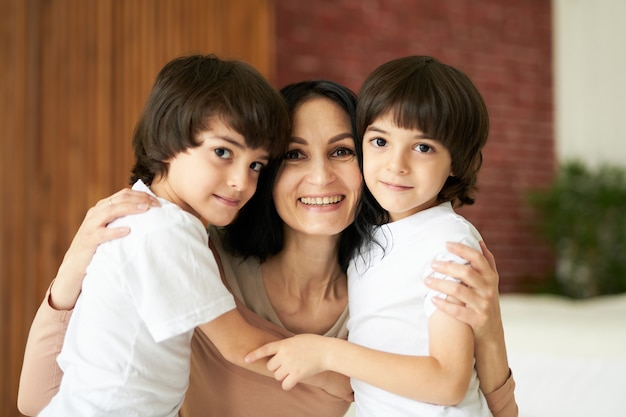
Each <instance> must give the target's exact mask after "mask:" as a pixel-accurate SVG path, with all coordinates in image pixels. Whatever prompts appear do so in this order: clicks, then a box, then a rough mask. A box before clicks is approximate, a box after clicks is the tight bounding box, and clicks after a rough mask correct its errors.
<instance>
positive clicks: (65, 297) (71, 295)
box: [48, 278, 80, 311]
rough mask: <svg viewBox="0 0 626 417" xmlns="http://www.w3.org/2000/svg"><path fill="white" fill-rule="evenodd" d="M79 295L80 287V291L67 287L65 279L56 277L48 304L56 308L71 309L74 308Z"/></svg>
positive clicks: (59, 309) (51, 287)
mask: <svg viewBox="0 0 626 417" xmlns="http://www.w3.org/2000/svg"><path fill="white" fill-rule="evenodd" d="M79 295H80V288H79V289H78V291H77V290H76V289H75V288H67V287H65V286H64V285H63V281H61V280H58V279H56V278H55V279H54V280H53V281H52V284H50V291H49V294H48V305H49V306H50V307H51V308H53V309H54V310H58V311H70V310H73V309H74V306H75V305H76V300H77V299H78V296H79Z"/></svg>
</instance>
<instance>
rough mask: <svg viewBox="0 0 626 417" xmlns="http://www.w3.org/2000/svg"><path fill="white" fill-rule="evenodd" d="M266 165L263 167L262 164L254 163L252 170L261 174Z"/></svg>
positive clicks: (251, 165) (251, 166)
mask: <svg viewBox="0 0 626 417" xmlns="http://www.w3.org/2000/svg"><path fill="white" fill-rule="evenodd" d="M264 166H265V165H263V164H262V163H260V162H253V163H251V164H250V168H251V169H252V170H253V171H254V172H259V171H261V170H262V169H263V167H264Z"/></svg>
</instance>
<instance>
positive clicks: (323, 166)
mask: <svg viewBox="0 0 626 417" xmlns="http://www.w3.org/2000/svg"><path fill="white" fill-rule="evenodd" d="M310 169H311V171H310V172H309V173H308V178H309V182H311V183H312V184H316V185H325V184H328V183H330V182H332V181H333V180H334V178H335V174H334V172H333V169H332V166H331V165H330V161H328V160H326V159H322V158H320V159H319V160H317V161H313V163H312V164H311V165H310Z"/></svg>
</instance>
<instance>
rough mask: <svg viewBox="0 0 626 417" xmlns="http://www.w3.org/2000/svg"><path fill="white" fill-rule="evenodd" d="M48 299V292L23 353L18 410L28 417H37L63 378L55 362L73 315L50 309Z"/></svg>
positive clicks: (36, 316) (38, 311)
mask: <svg viewBox="0 0 626 417" xmlns="http://www.w3.org/2000/svg"><path fill="white" fill-rule="evenodd" d="M49 295H50V291H49V290H48V292H46V298H45V299H44V300H43V303H41V306H40V307H39V310H37V314H36V315H35V319H34V320H33V324H32V325H31V328H30V333H29V335H28V342H27V343H26V349H25V351H24V363H23V365H22V374H21V375H20V385H19V389H18V393H17V408H18V409H19V410H20V412H21V413H22V414H25V415H27V416H35V415H37V414H38V413H39V411H41V409H42V408H44V407H45V406H46V405H47V404H48V403H49V402H50V400H51V399H52V397H53V396H54V394H56V392H57V391H58V389H59V385H60V384H61V378H62V377H63V373H62V372H61V369H59V367H58V365H57V362H56V358H57V356H58V354H59V353H60V352H61V348H62V347H63V338H64V337H65V331H66V330H67V325H68V323H69V319H70V316H71V312H69V311H57V310H54V309H53V308H52V307H50V305H49V304H48V299H49Z"/></svg>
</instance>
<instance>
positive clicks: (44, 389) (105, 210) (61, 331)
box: [17, 189, 159, 416]
mask: <svg viewBox="0 0 626 417" xmlns="http://www.w3.org/2000/svg"><path fill="white" fill-rule="evenodd" d="M110 202H111V203H112V204H110ZM154 205H159V203H158V201H157V200H155V199H154V198H153V197H151V196H150V195H148V194H146V193H142V192H137V191H132V190H129V189H124V190H122V191H120V192H118V193H115V194H114V195H112V196H111V197H109V198H105V199H103V200H100V201H99V202H98V203H97V204H96V205H95V206H94V207H92V208H91V209H90V210H89V211H88V212H87V215H86V216H85V219H84V220H83V223H82V224H81V226H80V228H79V230H78V232H77V233H76V236H75V237H74V240H73V241H72V244H71V245H70V248H69V249H68V251H67V252H66V254H65V257H64V258H63V263H62V264H61V266H60V267H59V270H58V273H57V277H56V279H55V280H54V281H53V282H52V284H51V287H50V289H49V290H48V292H47V293H46V297H45V299H44V301H43V303H42V304H41V306H40V307H39V310H38V311H37V314H36V316H35V319H34V320H33V323H32V325H31V329H30V333H29V335H28V340H27V342H26V349H25V352H24V362H23V364H22V373H21V376H20V385H19V391H18V399H17V401H18V408H19V410H20V411H21V412H22V413H23V414H25V415H32V416H34V415H37V413H39V411H40V410H41V409H42V408H43V407H45V406H46V405H47V404H48V402H50V399H51V398H52V397H53V396H54V394H55V393H56V392H57V391H58V388H59V385H60V383H61V379H62V377H63V373H62V372H61V370H60V369H59V367H58V365H57V362H56V358H57V356H58V354H59V353H60V352H61V348H62V347H63V339H64V337H65V331H66V330H67V325H68V322H69V318H70V316H71V309H72V308H73V307H74V304H75V303H76V300H77V299H78V296H79V294H80V291H81V286H82V281H83V278H84V276H85V271H86V269H87V265H88V264H89V262H90V261H91V257H92V256H93V254H94V252H95V251H96V248H97V247H98V245H99V244H100V243H102V242H105V241H107V240H111V239H116V238H118V237H122V236H126V235H127V234H128V233H129V230H128V228H111V229H108V228H106V225H107V224H108V223H110V222H111V221H113V220H114V219H115V218H117V217H121V216H125V215H128V214H133V213H140V212H143V211H146V210H147V209H148V208H149V207H150V206H154Z"/></svg>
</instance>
